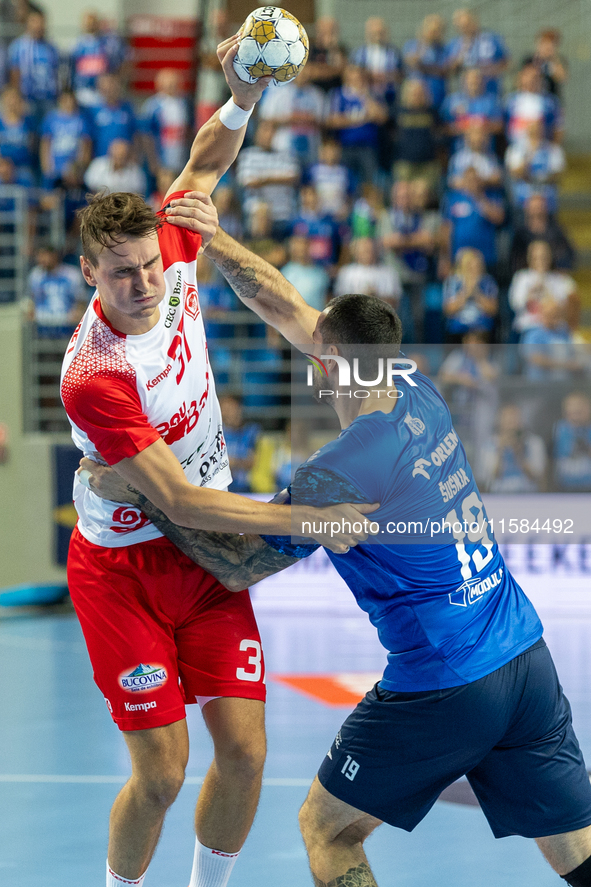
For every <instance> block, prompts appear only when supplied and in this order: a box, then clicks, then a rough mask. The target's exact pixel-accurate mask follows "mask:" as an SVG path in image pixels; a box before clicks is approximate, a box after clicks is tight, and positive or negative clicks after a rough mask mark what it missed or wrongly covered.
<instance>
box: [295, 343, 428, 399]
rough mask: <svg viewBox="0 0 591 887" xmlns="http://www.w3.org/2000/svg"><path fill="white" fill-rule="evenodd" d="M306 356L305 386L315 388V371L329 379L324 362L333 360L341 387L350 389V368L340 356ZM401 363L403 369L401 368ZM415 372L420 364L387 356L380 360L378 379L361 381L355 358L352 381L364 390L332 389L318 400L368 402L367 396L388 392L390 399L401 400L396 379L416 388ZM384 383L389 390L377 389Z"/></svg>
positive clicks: (357, 362)
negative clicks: (344, 399) (357, 399)
mask: <svg viewBox="0 0 591 887" xmlns="http://www.w3.org/2000/svg"><path fill="white" fill-rule="evenodd" d="M304 356H305V357H307V358H308V360H309V362H310V365H309V366H308V371H307V375H306V385H307V386H308V387H309V388H311V387H312V386H313V385H314V370H315V369H316V371H317V372H318V373H319V374H320V375H321V376H323V377H324V378H328V369H327V366H326V364H325V362H324V361H327V360H332V361H334V362H335V363H336V365H337V367H338V370H339V378H338V386H339V388H350V387H351V365H350V363H349V361H348V360H347V358H346V357H341V355H340V354H321V355H320V357H316V356H315V355H314V354H305V355H304ZM401 364H402V365H403V366H401ZM384 367H385V369H384ZM416 369H417V365H416V363H415V361H414V360H409V359H408V358H406V357H388V358H387V359H386V360H385V361H384V358H383V357H380V358H378V361H377V376H376V377H375V379H361V378H360V375H359V358H358V357H355V358H354V359H353V380H354V382H355V383H356V384H357V385H363V386H365V387H363V388H359V389H357V390H355V391H353V392H351V391H348V392H341V391H333V390H332V389H321V390H320V391H319V392H318V397H319V398H322V397H332V396H336V397H357V398H361V399H365V398H367V397H370V395H371V394H372V393H373V394H377V395H378V397H379V396H380V394H382V393H385V394H386V396H387V397H390V398H393V399H394V400H398V398H400V397H403V395H404V392H403V391H401V390H400V389H397V388H395V387H394V377H395V376H398V377H401V378H403V379H404V380H405V381H406V382H408V384H409V385H411V386H412V387H413V388H416V387H417V383H416V382H415V381H414V379H412V378H411V376H412V374H413V373H414V372H415V370H416ZM382 384H385V385H386V388H378V385H382ZM369 389H371V390H369Z"/></svg>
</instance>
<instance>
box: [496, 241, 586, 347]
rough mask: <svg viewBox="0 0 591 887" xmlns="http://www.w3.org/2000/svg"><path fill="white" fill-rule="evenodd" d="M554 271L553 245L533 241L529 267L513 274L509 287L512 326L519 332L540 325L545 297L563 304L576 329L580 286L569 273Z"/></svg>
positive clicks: (565, 313) (570, 324)
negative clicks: (541, 309)
mask: <svg viewBox="0 0 591 887" xmlns="http://www.w3.org/2000/svg"><path fill="white" fill-rule="evenodd" d="M551 269H552V252H551V250H550V246H549V245H548V244H547V243H546V241H544V240H534V241H532V242H531V243H530V245H529V247H528V249H527V268H525V269H523V270H521V271H517V272H516V273H515V274H514V276H513V280H512V281H511V286H510V288H509V304H510V306H511V308H512V309H513V311H514V312H515V320H514V321H513V326H514V328H515V329H516V330H517V331H518V332H519V333H524V332H525V331H526V330H528V329H531V328H532V327H535V326H538V325H539V313H540V304H541V303H542V301H543V300H544V299H546V298H551V299H553V300H554V301H556V302H558V303H559V304H560V306H561V308H562V311H563V316H564V318H565V320H566V322H567V323H568V326H569V327H570V329H571V330H574V329H576V328H577V326H578V321H579V313H580V300H579V296H578V293H577V285H576V283H575V281H574V280H573V279H572V277H569V275H568V274H565V273H564V272H563V271H553V270H551Z"/></svg>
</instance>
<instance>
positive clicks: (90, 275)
mask: <svg viewBox="0 0 591 887" xmlns="http://www.w3.org/2000/svg"><path fill="white" fill-rule="evenodd" d="M80 270H81V271H82V276H83V277H84V280H85V281H86V283H87V284H88V285H89V286H97V282H96V280H95V277H94V268H93V267H92V265H91V264H90V262H89V261H88V259H87V258H86V256H80Z"/></svg>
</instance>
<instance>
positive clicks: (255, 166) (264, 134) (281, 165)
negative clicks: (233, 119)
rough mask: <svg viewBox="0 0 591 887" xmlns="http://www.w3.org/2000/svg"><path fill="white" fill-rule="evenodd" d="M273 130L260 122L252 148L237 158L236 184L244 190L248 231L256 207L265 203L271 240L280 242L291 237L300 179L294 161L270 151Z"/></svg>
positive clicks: (284, 154) (280, 153)
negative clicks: (269, 217)
mask: <svg viewBox="0 0 591 887" xmlns="http://www.w3.org/2000/svg"><path fill="white" fill-rule="evenodd" d="M274 133H275V126H274V124H273V123H271V121H269V120H261V121H260V122H259V125H258V127H257V130H256V133H255V139H254V145H252V146H251V147H250V148H243V149H242V151H241V152H240V154H239V155H238V167H237V172H236V181H237V183H238V184H239V185H240V186H241V187H242V188H243V189H244V210H245V214H246V218H247V227H249V226H250V217H251V215H252V213H253V211H254V209H255V208H256V206H257V205H258V204H259V203H266V204H267V206H268V207H269V210H270V212H271V217H272V219H273V236H274V237H278V238H279V239H283V238H284V237H286V236H287V235H288V234H289V233H290V229H291V220H292V219H293V217H294V215H295V211H296V185H297V183H298V181H299V178H300V168H299V165H298V162H297V159H296V158H295V157H294V155H293V154H290V153H289V152H287V151H274V150H273V148H272V147H271V144H272V141H273V135H274Z"/></svg>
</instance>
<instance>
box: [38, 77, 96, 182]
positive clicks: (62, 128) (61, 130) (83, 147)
mask: <svg viewBox="0 0 591 887" xmlns="http://www.w3.org/2000/svg"><path fill="white" fill-rule="evenodd" d="M91 156H92V142H91V139H90V131H89V128H88V123H87V121H86V118H85V116H84V115H83V114H82V113H81V111H80V109H79V108H78V105H77V104H76V98H75V96H74V93H73V92H69V91H65V92H62V93H60V96H59V99H58V105H57V108H56V109H55V110H54V111H50V112H49V114H47V115H46V117H45V118H44V119H43V124H42V126H41V145H40V159H41V172H42V173H43V185H44V187H45V188H55V187H56V185H57V183H58V181H59V180H60V179H61V177H62V175H63V172H64V170H65V169H66V168H67V167H69V166H71V165H72V164H73V163H79V164H80V165H81V166H84V167H85V168H86V167H87V166H88V164H89V162H90V158H91Z"/></svg>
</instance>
